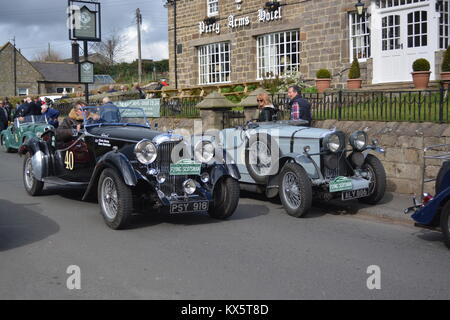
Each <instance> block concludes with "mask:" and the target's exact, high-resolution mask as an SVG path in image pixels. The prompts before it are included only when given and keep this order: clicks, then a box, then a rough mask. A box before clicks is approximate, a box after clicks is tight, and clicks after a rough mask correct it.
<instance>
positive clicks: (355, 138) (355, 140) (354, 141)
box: [350, 131, 367, 151]
mask: <svg viewBox="0 0 450 320" xmlns="http://www.w3.org/2000/svg"><path fill="white" fill-rule="evenodd" d="M350 145H351V146H352V147H353V148H355V149H356V150H358V151H362V150H364V148H365V147H366V146H367V134H366V133H365V132H364V131H356V132H353V133H352V134H351V136H350Z"/></svg>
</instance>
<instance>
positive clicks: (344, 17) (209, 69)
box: [167, 0, 450, 88]
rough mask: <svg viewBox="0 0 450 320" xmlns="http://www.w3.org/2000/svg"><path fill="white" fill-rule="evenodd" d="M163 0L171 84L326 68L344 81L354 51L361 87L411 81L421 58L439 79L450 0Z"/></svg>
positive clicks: (309, 74) (309, 75)
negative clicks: (360, 8)
mask: <svg viewBox="0 0 450 320" xmlns="http://www.w3.org/2000/svg"><path fill="white" fill-rule="evenodd" d="M358 2H359V1H358V0H280V1H264V0H176V3H174V0H171V1H168V3H167V8H168V19H169V28H168V29H169V30H168V31H169V49H170V50H169V61H170V80H171V87H175V86H176V87H177V88H189V87H198V86H206V85H219V84H227V83H231V84H232V83H244V82H253V81H258V80H262V79H264V78H266V77H270V76H274V75H279V76H283V75H286V74H288V73H291V72H300V73H301V74H302V76H303V77H304V78H305V79H314V78H315V74H316V72H317V70H319V69H322V68H326V69H329V70H330V71H331V73H332V75H333V84H334V86H336V87H343V85H344V83H345V82H346V80H347V76H348V69H349V67H350V65H351V62H352V60H353V58H354V57H357V58H358V60H359V62H360V65H361V71H362V76H361V77H362V78H363V84H364V85H366V86H367V85H371V84H388V85H389V84H392V87H393V88H394V87H395V84H397V83H402V82H409V81H411V71H412V63H413V61H414V60H416V59H418V58H426V59H427V60H428V61H429V62H430V64H431V66H432V67H431V71H432V73H431V80H438V79H439V73H440V64H441V60H442V58H441V57H442V54H443V50H445V49H446V48H447V46H448V45H449V26H450V21H449V4H450V0H372V1H371V0H362V1H361V3H363V4H364V11H363V13H362V14H361V15H359V14H358V13H357V10H356V6H355V5H356V4H357V3H358Z"/></svg>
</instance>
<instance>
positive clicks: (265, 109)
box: [256, 93, 276, 122]
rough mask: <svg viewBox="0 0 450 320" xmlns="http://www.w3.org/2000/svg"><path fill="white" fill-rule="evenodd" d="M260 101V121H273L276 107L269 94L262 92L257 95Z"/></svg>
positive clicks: (257, 99)
mask: <svg viewBox="0 0 450 320" xmlns="http://www.w3.org/2000/svg"><path fill="white" fill-rule="evenodd" d="M256 101H257V102H258V110H259V118H258V121H260V122H267V121H273V120H274V119H273V117H274V115H276V110H275V107H274V106H273V104H272V102H271V101H270V98H269V95H268V94H267V93H260V94H258V96H257V97H256Z"/></svg>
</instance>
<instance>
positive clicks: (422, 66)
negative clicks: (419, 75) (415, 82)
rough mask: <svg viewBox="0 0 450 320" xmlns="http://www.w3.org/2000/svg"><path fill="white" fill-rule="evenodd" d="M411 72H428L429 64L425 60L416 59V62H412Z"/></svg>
mask: <svg viewBox="0 0 450 320" xmlns="http://www.w3.org/2000/svg"><path fill="white" fill-rule="evenodd" d="M412 67H413V71H414V72H416V71H430V63H429V62H428V60H427V59H423V58H421V59H417V60H416V61H414V63H413V66H412Z"/></svg>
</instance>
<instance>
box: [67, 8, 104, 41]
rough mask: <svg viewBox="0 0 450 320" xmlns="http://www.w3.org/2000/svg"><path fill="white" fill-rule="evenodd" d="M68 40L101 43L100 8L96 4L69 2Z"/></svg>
mask: <svg viewBox="0 0 450 320" xmlns="http://www.w3.org/2000/svg"><path fill="white" fill-rule="evenodd" d="M67 11H68V27H69V39H70V40H75V41H94V42H99V41H101V15H100V12H101V8H100V3H98V2H90V1H89V2H88V1H78V0H69V7H68V10H67Z"/></svg>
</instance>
